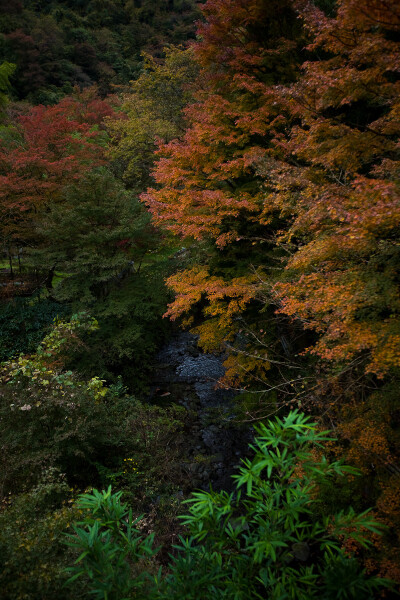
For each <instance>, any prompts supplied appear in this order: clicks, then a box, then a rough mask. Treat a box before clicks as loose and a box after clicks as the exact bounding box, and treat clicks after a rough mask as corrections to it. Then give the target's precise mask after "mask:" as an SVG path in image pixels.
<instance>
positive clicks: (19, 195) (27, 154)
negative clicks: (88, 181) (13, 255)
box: [0, 90, 113, 247]
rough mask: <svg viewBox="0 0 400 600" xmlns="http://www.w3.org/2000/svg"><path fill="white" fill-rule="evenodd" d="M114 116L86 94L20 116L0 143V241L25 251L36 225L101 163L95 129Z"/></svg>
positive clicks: (100, 136) (100, 143)
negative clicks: (69, 185)
mask: <svg viewBox="0 0 400 600" xmlns="http://www.w3.org/2000/svg"><path fill="white" fill-rule="evenodd" d="M111 114H113V109H112V108H111V106H110V103H109V102H108V101H104V100H100V99H99V98H98V97H97V95H96V92H95V91H93V90H86V91H85V92H83V93H78V95H76V96H75V97H67V98H65V99H64V100H62V101H61V102H60V103H59V104H57V105H55V106H35V107H33V108H31V109H30V110H29V111H28V112H27V114H22V115H21V116H20V117H19V118H18V119H17V122H16V124H15V126H14V127H12V128H9V131H8V133H7V135H4V136H3V137H2V139H1V141H0V207H1V208H0V211H1V212H0V218H1V236H2V238H3V240H4V242H5V243H6V244H10V245H15V244H18V245H19V246H22V247H23V246H24V245H27V244H30V243H31V242H32V238H34V236H35V221H37V220H38V219H40V215H41V214H42V213H43V212H44V211H46V208H47V207H48V206H50V205H52V204H54V203H57V202H58V201H59V199H60V193H61V190H62V189H63V187H64V186H65V185H66V184H67V183H71V181H73V180H78V179H79V178H80V177H82V175H83V174H84V173H85V172H87V171H89V170H90V169H92V168H93V167H94V166H96V165H100V164H103V163H104V151H105V139H104V131H102V129H101V127H100V124H101V123H102V121H103V119H104V117H106V116H110V115H111Z"/></svg>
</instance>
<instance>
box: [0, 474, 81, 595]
mask: <svg viewBox="0 0 400 600" xmlns="http://www.w3.org/2000/svg"><path fill="white" fill-rule="evenodd" d="M63 498H65V501H63ZM72 498H73V496H72V494H71V490H70V488H69V486H68V485H67V483H66V481H65V478H64V477H63V476H62V474H60V473H59V472H58V471H57V470H55V469H46V470H44V471H43V473H42V475H41V478H40V481H39V482H38V484H37V485H36V486H35V487H33V488H32V489H31V490H30V491H28V492H25V493H23V494H21V495H19V496H14V495H10V496H8V498H7V501H6V502H4V503H3V505H2V509H1V511H0V590H1V592H0V597H1V598H7V600H28V599H29V600H31V599H32V600H33V599H35V600H36V599H37V600H39V599H40V600H41V599H43V598H46V600H67V599H69V600H71V599H72V598H73V599H74V600H77V599H78V598H80V597H82V596H81V593H80V590H81V589H82V585H80V586H79V588H76V587H74V586H70V587H69V588H65V587H63V586H64V584H65V582H66V580H67V579H68V576H67V574H66V572H65V568H66V566H67V565H68V563H69V562H71V560H73V554H72V551H71V550H69V549H67V548H66V547H65V545H64V544H63V543H62V540H63V537H62V532H63V531H65V530H66V529H67V528H68V527H69V524H70V523H71V522H73V521H74V520H76V519H78V518H79V513H78V509H77V507H75V506H74V505H73V503H72V502H73V500H72Z"/></svg>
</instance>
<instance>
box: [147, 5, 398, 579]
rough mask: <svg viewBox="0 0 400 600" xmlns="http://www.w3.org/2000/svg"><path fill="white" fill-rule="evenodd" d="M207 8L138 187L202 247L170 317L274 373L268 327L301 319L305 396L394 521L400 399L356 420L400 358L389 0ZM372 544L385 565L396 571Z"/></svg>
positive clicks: (393, 38) (240, 367) (259, 372)
mask: <svg viewBox="0 0 400 600" xmlns="http://www.w3.org/2000/svg"><path fill="white" fill-rule="evenodd" d="M317 4H318V5H320V6H322V7H323V8H324V10H322V8H319V7H318V6H317ZM280 10H282V12H280ZM203 11H204V14H205V17H206V23H205V24H203V25H200V28H199V33H200V36H201V37H200V41H199V42H198V43H197V44H196V45H195V56H196V58H197V60H198V62H199V64H200V67H201V73H200V77H199V83H200V85H199V90H200V91H198V92H197V93H196V96H195V98H196V102H195V103H194V104H193V105H192V106H190V107H189V108H188V109H187V111H186V112H187V116H188V120H189V127H188V129H187V131H186V132H185V134H184V135H183V136H181V137H180V138H178V139H176V140H173V141H171V142H170V143H168V144H164V145H161V146H160V149H159V151H158V155H159V161H158V164H157V167H156V169H155V173H154V177H155V180H156V182H157V184H158V187H153V188H152V189H149V190H148V191H147V193H146V194H144V195H143V200H144V201H145V202H146V203H147V205H148V207H149V209H150V211H151V212H152V213H153V215H154V218H155V221H156V222H157V223H159V224H160V225H162V226H164V227H167V228H168V229H170V230H171V231H172V232H174V233H176V234H178V235H180V236H182V237H189V238H191V239H194V240H196V241H197V242H198V245H199V248H200V251H198V253H197V255H198V256H200V260H197V264H195V265H192V267H191V268H190V269H185V270H182V271H180V272H179V273H177V274H175V275H173V276H172V277H171V278H170V279H169V284H170V285H171V287H172V288H173V289H174V291H175V292H176V298H175V300H174V302H173V303H172V304H171V305H170V307H169V310H168V312H167V315H168V316H169V317H171V318H173V319H174V318H177V317H182V316H184V317H185V320H184V324H186V325H188V324H189V325H192V326H193V325H195V329H194V331H195V332H196V333H198V334H199V335H200V343H201V344H203V346H204V347H205V348H207V349H208V350H215V349H220V348H224V349H229V350H230V351H232V352H233V353H232V354H231V356H230V357H229V358H228V360H227V363H226V365H227V367H228V372H227V377H226V378H225V382H226V383H228V384H231V385H232V384H235V382H237V381H238V379H239V380H240V379H242V380H243V382H244V383H246V384H247V385H248V384H249V382H250V383H251V381H252V375H253V380H254V379H255V380H258V381H266V380H267V379H268V378H271V376H272V373H271V365H273V364H274V360H275V363H276V362H277V360H276V358H277V357H276V351H277V346H278V345H279V344H277V342H279V341H280V340H279V339H278V338H280V337H281V336H280V334H279V327H286V328H287V330H288V331H289V332H290V327H299V326H300V327H301V328H302V329H303V330H304V334H303V336H302V338H301V339H299V336H297V342H295V343H294V345H292V347H291V348H289V349H288V352H287V354H289V355H290V357H291V360H294V358H295V356H294V355H295V354H297V355H298V354H299V353H300V354H303V357H300V356H297V357H296V361H299V360H303V359H304V360H305V361H306V364H308V369H310V367H311V369H312V368H313V365H315V364H316V363H315V361H316V360H318V367H317V369H315V368H314V374H313V376H312V378H311V380H312V382H313V387H311V386H309V391H308V396H307V392H306V395H305V396H304V397H305V398H306V399H307V398H308V400H307V401H308V402H309V403H310V404H309V406H311V407H312V404H311V402H314V404H315V403H316V404H317V408H318V407H320V408H321V407H323V411H324V413H326V412H327V411H328V412H329V414H330V415H331V418H334V419H336V420H337V421H339V423H340V427H339V430H340V431H341V432H342V435H343V436H344V437H345V438H347V439H348V440H349V445H350V448H351V449H352V450H351V452H353V451H354V453H355V454H354V455H353V456H352V458H353V459H354V460H356V459H355V456H356V454H357V452H356V450H357V446H358V454H357V456H358V458H357V461H356V462H357V464H360V463H364V468H366V469H367V470H368V472H369V474H370V475H371V476H372V472H373V471H374V469H376V466H375V467H373V466H370V465H371V461H372V460H373V465H376V463H377V462H378V464H380V465H381V466H380V467H379V469H378V471H379V475H378V477H375V481H374V486H375V488H374V489H375V492H374V493H375V494H377V495H378V496H379V494H380V500H379V502H378V505H379V514H380V516H381V517H382V518H383V520H386V522H388V520H389V521H390V519H391V521H390V522H391V523H393V522H394V521H395V522H397V521H396V519H397V516H396V515H395V514H394V511H393V508H391V507H390V502H391V500H390V498H392V497H393V494H395V487H396V486H395V477H394V476H392V475H390V468H389V474H388V472H387V465H388V464H389V465H391V466H392V465H393V464H394V457H395V456H398V453H399V450H400V448H399V447H398V442H397V441H396V440H397V434H396V420H395V419H394V416H393V415H394V412H393V411H396V406H397V404H396V403H395V404H393V403H392V404H390V403H386V404H385V406H382V407H381V414H380V417H379V418H377V416H376V415H374V416H373V419H372V423H374V424H376V428H374V425H372V424H369V425H368V427H367V423H368V419H371V418H372V415H373V413H372V412H371V405H372V404H373V398H374V397H376V395H374V394H372V395H371V393H370V390H371V389H372V390H375V391H376V389H377V388H379V386H381V385H382V383H380V382H381V381H384V380H387V381H389V382H390V381H391V380H392V381H397V379H396V377H397V375H396V373H398V371H397V369H398V367H399V366H400V343H399V342H400V327H399V325H400V321H399V316H400V315H399V309H400V306H399V300H398V298H399V287H398V227H399V222H398V220H399V216H400V212H399V208H400V203H399V199H400V195H399V185H398V182H399V163H398V158H399V156H398V134H399V115H400V110H399V106H400V105H399V80H398V71H399V68H400V55H399V51H398V43H397V36H398V30H399V25H400V13H399V7H398V3H396V2H394V1H393V0H389V1H388V2H387V1H385V2H383V1H380V0H363V1H362V2H359V1H357V2H356V1H353V0H340V1H339V2H338V3H337V5H336V6H334V5H333V4H332V3H317V2H316V3H313V2H308V1H297V2H288V3H280V4H279V6H278V5H275V3H271V2H269V3H266V2H262V1H257V0H252V1H251V2H232V1H229V0H209V1H208V2H207V3H206V4H205V5H204V8H203ZM296 13H297V14H296ZM298 16H299V17H300V18H301V20H299V18H298ZM299 23H303V29H302V30H301V29H300V26H299ZM262 306H263V308H261V307H262ZM199 307H200V308H201V310H202V316H201V317H200V318H199V313H198V311H197V312H196V311H195V310H194V309H195V308H197V309H198V308H199ZM280 317H281V318H282V319H283V324H282V322H281V321H279V318H280ZM287 320H289V323H288V321H287ZM290 322H291V324H290ZM265 323H266V325H265ZM265 329H268V330H269V334H270V336H272V338H274V337H275V343H272V344H267V343H266V342H265V341H264V339H262V338H263V336H264V332H265ZM243 331H245V333H247V337H246V338H244V337H243ZM291 331H292V334H293V331H294V330H293V329H292V330H291ZM260 334H263V335H260ZM292 337H293V338H294V337H295V336H294V335H292ZM296 344H297V345H296ZM235 346H236V347H235ZM281 346H282V347H283V344H281ZM271 349H273V351H274V352H275V355H274V353H273V352H271ZM281 350H282V348H281ZM307 354H308V359H307V358H306V356H305V355H307ZM283 364H284V363H283ZM297 367H298V368H299V365H297ZM302 368H303V370H302V371H301V373H302V376H301V379H302V386H303V387H304V383H305V381H306V377H305V374H306V373H307V367H306V370H304V363H303V367H302ZM315 371H316V372H315ZM280 376H281V386H283V384H285V385H286V384H287V382H285V380H284V375H282V373H280ZM318 378H319V379H320V381H319V382H317V381H316V379H318ZM278 387H279V385H278ZM384 389H385V388H382V390H383V391H382V394H383V396H385V392H384ZM328 390H330V391H329V393H328V395H327V396H325V397H326V399H325V405H324V393H326V392H328ZM298 392H299V390H298V388H296V386H295V387H294V394H293V397H294V398H301V397H302V396H301V395H299V393H298ZM369 395H370V399H369V400H367V402H366V403H365V402H364V401H362V400H361V399H362V398H365V397H366V396H367V397H369ZM330 399H333V402H332V403H331V404H332V405H333V408H329V407H330V404H329V400H330ZM339 399H340V401H339ZM327 405H328V408H327ZM371 427H372V430H373V431H374V432H375V433H374V435H366V436H364V437H363V438H362V439H361V437H362V436H361V437H360V435H358V434H357V433H356V432H357V431H359V430H360V428H361V430H364V431H370V432H371V431H372V430H371ZM361 449H362V451H361ZM341 451H342V452H343V447H342V450H341ZM360 451H361V454H360ZM351 452H350V454H351ZM372 457H374V458H372ZM385 471H386V472H385ZM385 498H387V502H385ZM385 511H386V513H385ZM385 515H386V516H385ZM388 515H390V517H389V516H388ZM393 519H394V521H393ZM392 543H393V542H392ZM394 544H395V545H396V544H397V542H394ZM384 546H385V544H384V543H381V550H382V556H383V559H382V556H381V567H380V568H381V569H382V572H384V573H386V574H390V576H393V577H394V578H398V576H399V573H398V571H396V568H397V567H396V566H395V564H394V562H393V561H390V560H389V562H387V564H386V566H385V561H388V558H387V557H388V555H389V554H388V553H390V550H389V551H388V548H387V547H386V549H385V548H384ZM385 555H386V558H385ZM389 563H390V564H389Z"/></svg>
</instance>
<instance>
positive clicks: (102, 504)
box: [67, 486, 155, 600]
mask: <svg viewBox="0 0 400 600" xmlns="http://www.w3.org/2000/svg"><path fill="white" fill-rule="evenodd" d="M120 500H121V492H118V493H116V494H112V493H111V486H110V487H109V488H108V490H107V491H106V492H102V493H100V492H98V491H97V490H94V491H93V493H87V494H83V495H81V496H80V498H79V501H78V504H77V506H78V508H79V509H81V510H83V511H88V516H87V517H86V519H85V520H84V521H82V522H79V523H77V524H76V525H74V527H73V529H74V531H75V535H68V538H69V539H68V541H67V544H68V545H69V546H71V547H72V548H76V549H77V550H78V551H79V552H82V553H81V554H80V556H79V557H78V559H77V561H76V562H75V565H74V566H73V567H70V568H69V569H68V572H69V573H71V577H70V579H69V582H73V581H75V579H77V578H78V577H81V576H82V575H84V576H86V577H87V578H88V579H89V580H90V583H91V588H92V590H91V592H92V594H93V596H94V597H95V598H99V599H100V598H105V599H106V600H122V599H123V598H126V596H127V594H128V593H129V592H133V593H134V594H135V597H137V593H138V592H140V591H141V590H142V589H143V588H144V587H146V580H147V579H148V577H147V576H146V573H145V572H144V571H143V569H142V572H141V573H140V572H139V573H136V576H134V569H133V565H132V563H135V564H136V563H138V562H140V561H143V560H146V559H148V558H151V557H152V556H153V555H154V554H155V551H154V550H153V548H152V546H153V538H154V534H151V535H150V536H148V537H146V538H143V537H142V536H141V535H140V532H139V530H138V529H137V528H136V527H135V526H136V525H137V522H138V519H136V520H134V519H133V517H132V510H129V509H128V507H127V505H126V504H123V503H121V501H120Z"/></svg>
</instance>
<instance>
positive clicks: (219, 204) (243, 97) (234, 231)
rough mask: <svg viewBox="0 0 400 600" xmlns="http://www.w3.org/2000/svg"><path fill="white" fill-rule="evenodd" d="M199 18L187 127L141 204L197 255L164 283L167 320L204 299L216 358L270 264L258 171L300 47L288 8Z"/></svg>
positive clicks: (218, 8) (251, 5) (234, 5)
mask: <svg viewBox="0 0 400 600" xmlns="http://www.w3.org/2000/svg"><path fill="white" fill-rule="evenodd" d="M203 12H204V15H205V17H206V19H207V21H206V23H204V24H201V25H200V26H199V36H200V41H199V42H198V43H196V44H195V45H194V53H195V57H196V60H197V61H198V63H199V65H200V69H201V71H200V75H199V79H198V82H197V84H196V88H197V89H196V92H195V103H194V104H192V105H190V106H189V107H188V108H187V109H186V111H185V112H186V116H187V119H188V122H189V127H188V129H187V130H186V132H185V134H184V135H182V136H181V137H180V138H178V139H175V140H172V141H171V142H169V143H167V144H162V145H161V146H160V149H159V151H158V154H159V161H158V163H157V167H156V169H155V171H154V178H155V181H156V183H157V184H158V187H157V188H150V189H149V190H148V191H147V192H146V194H143V195H142V199H143V200H144V201H145V202H146V204H147V206H148V207H149V209H150V211H151V212H152V214H153V215H154V219H155V222H156V223H157V224H160V225H162V226H163V227H167V228H168V229H169V230H170V231H172V232H173V233H175V234H179V235H181V236H183V237H190V238H192V239H195V240H197V241H198V242H199V243H200V245H202V247H203V261H202V262H203V265H202V266H201V268H199V267H198V266H195V267H194V269H188V270H186V271H183V272H180V273H178V274H176V275H174V276H173V277H171V278H170V279H169V285H171V287H172V288H173V289H174V290H175V291H176V293H177V297H176V300H175V301H174V303H173V304H172V305H171V307H170V309H169V311H168V313H167V314H168V315H169V316H171V317H172V318H176V317H178V316H181V315H182V314H183V313H186V312H187V311H188V310H190V308H191V307H194V306H196V305H198V304H199V303H200V304H201V303H202V302H204V300H205V310H204V314H205V320H203V322H202V323H200V324H198V326H197V328H196V332H197V333H198V334H199V335H200V343H201V344H202V345H203V346H204V347H206V348H207V349H208V350H216V349H220V348H221V345H222V346H223V345H224V342H226V341H227V340H229V341H235V336H236V334H237V333H238V331H239V329H241V328H242V326H243V324H242V323H241V322H240V319H238V318H237V317H239V316H240V315H241V314H242V313H243V310H244V308H245V307H246V306H250V305H252V302H253V301H256V296H257V285H256V282H257V275H256V274H255V271H256V270H257V268H259V267H260V266H261V265H264V264H265V262H269V263H270V264H271V262H272V263H273V262H274V258H273V257H271V256H270V254H271V253H273V252H274V243H273V240H272V238H271V235H273V227H268V225H267V226H266V219H264V222H260V214H261V211H262V206H263V204H264V197H265V191H264V189H263V183H262V178H261V177H260V176H259V174H258V171H259V166H260V164H261V163H262V161H263V160H265V158H266V157H270V156H271V157H273V156H275V154H276V149H275V147H274V140H275V139H276V138H279V137H280V136H281V135H282V132H283V131H284V130H285V128H286V127H287V125H288V120H287V119H288V113H287V112H286V113H285V112H283V105H282V103H281V101H280V94H279V90H278V84H281V85H283V84H288V83H289V82H291V81H293V80H294V78H295V76H296V72H297V69H298V65H299V62H300V55H301V46H302V43H303V42H302V36H301V28H300V26H299V23H298V19H297V15H296V14H295V12H294V10H293V9H292V7H291V3H290V2H269V3H266V2H264V1H261V0H252V1H251V2H248V1H247V0H246V1H245V0H241V1H240V2H236V1H235V2H233V1H232V0H222V1H221V0H220V1H218V2H215V1H209V2H207V3H206V4H205V5H204V7H203ZM278 152H279V150H278ZM273 218H277V219H279V215H278V214H276V215H274V217H273ZM214 242H215V244H216V246H215V245H214V246H213V243H214ZM259 242H260V243H259ZM204 244H205V246H204ZM207 263H208V264H207ZM274 264H275V263H274ZM252 267H254V268H252ZM260 308H261V305H259V306H258V309H256V316H255V321H256V322H257V326H258V327H259V326H260V314H259V309H260ZM255 321H254V320H253V323H254V322H255ZM251 327H252V328H253V325H251ZM249 358H250V357H249ZM237 359H238V361H239V360H240V362H241V363H246V364H242V367H243V369H242V371H243V373H245V372H246V371H248V370H249V368H250V370H251V368H253V366H254V364H253V363H254V361H253V359H252V358H250V360H249V361H248V360H246V358H245V355H244V354H243V353H242V354H240V356H239V355H237ZM250 363H251V365H252V366H251V365H250ZM235 370H236V372H237V370H238V369H235V366H234V365H231V369H230V371H231V373H232V374H234V372H235Z"/></svg>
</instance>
